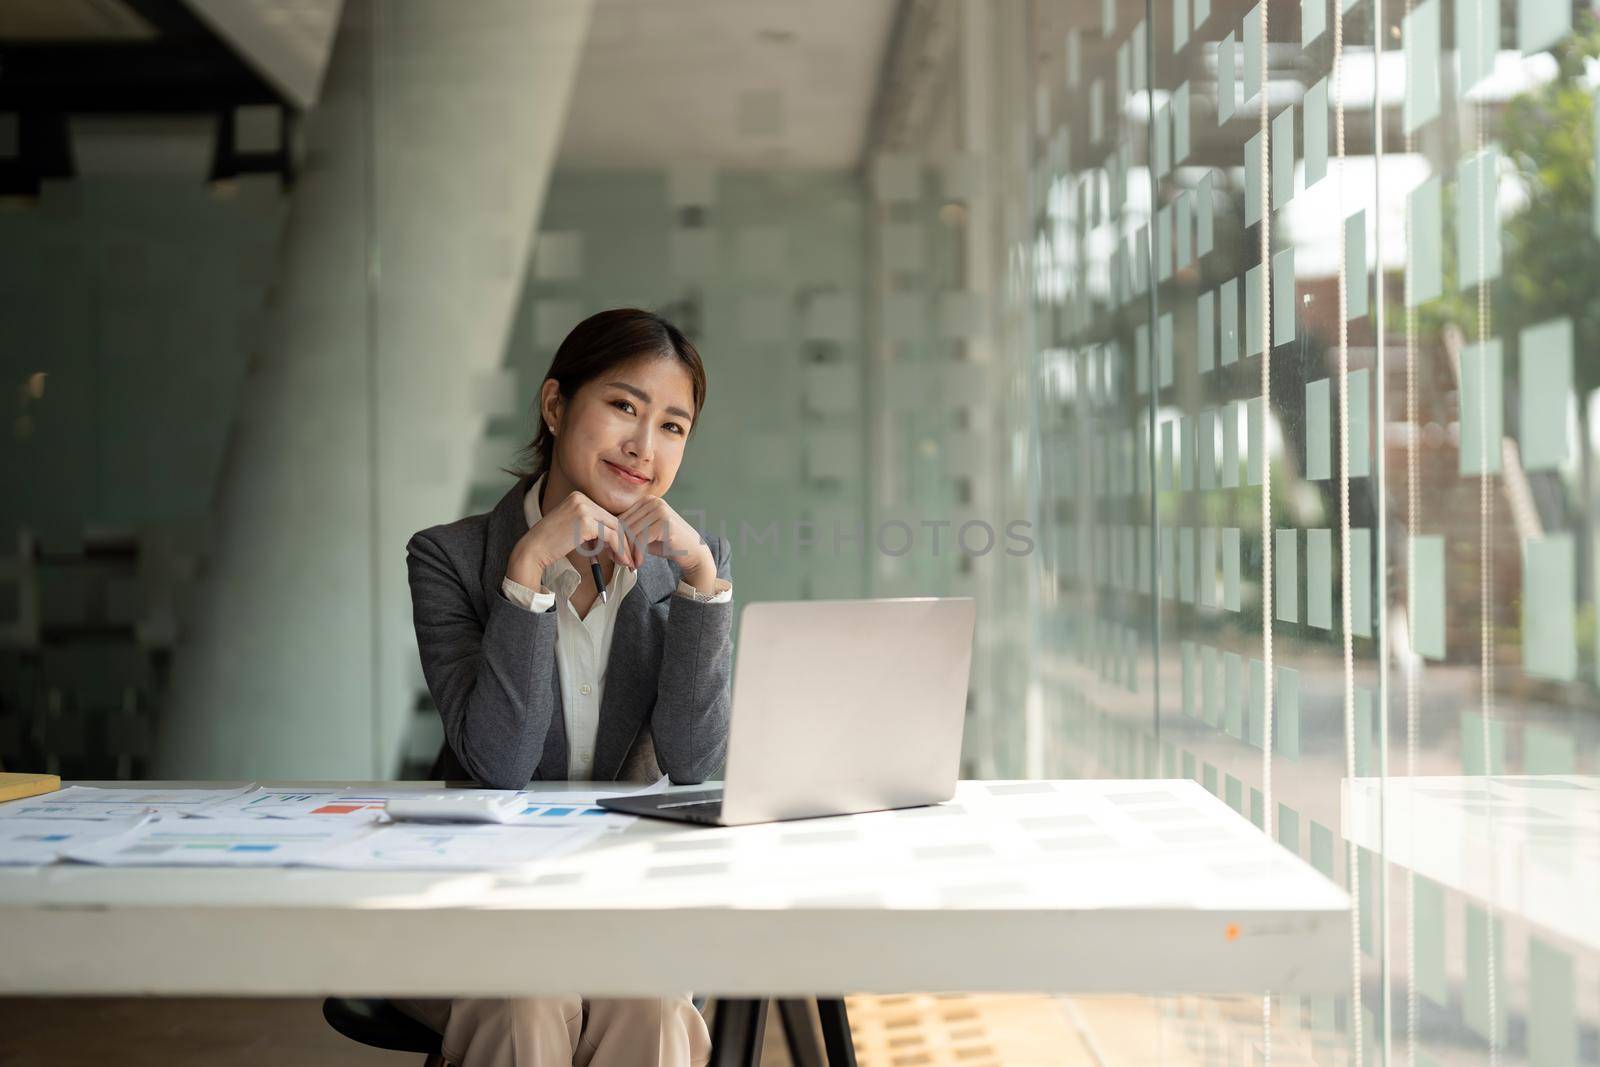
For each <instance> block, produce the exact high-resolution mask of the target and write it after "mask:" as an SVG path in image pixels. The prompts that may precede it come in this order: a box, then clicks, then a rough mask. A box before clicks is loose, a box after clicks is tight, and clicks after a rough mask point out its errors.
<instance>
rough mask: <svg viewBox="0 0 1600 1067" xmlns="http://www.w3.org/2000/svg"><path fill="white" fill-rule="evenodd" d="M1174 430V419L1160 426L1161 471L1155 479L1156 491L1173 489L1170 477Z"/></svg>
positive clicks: (1171, 472)
mask: <svg viewBox="0 0 1600 1067" xmlns="http://www.w3.org/2000/svg"><path fill="white" fill-rule="evenodd" d="M1175 428H1176V420H1174V419H1168V420H1167V421H1166V422H1163V423H1162V424H1161V469H1160V472H1159V476H1158V477H1157V479H1156V488H1158V489H1163V490H1165V489H1171V488H1173V480H1172V476H1173V470H1174V468H1175V463H1174V462H1173V454H1174V451H1175V447H1174V444H1173V438H1174V436H1175Z"/></svg>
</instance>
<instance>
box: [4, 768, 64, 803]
mask: <svg viewBox="0 0 1600 1067" xmlns="http://www.w3.org/2000/svg"><path fill="white" fill-rule="evenodd" d="M60 788H61V776H60V775H59V774H18V773H7V772H5V771H0V802H3V801H7V800H21V799H22V798H23V797H36V796H38V795H39V794H40V793H54V792H55V791H56V790H57V789H60Z"/></svg>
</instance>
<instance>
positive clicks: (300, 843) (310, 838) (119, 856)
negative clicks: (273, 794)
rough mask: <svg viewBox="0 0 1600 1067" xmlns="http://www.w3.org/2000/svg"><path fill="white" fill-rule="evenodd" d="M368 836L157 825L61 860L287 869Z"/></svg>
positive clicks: (259, 823)
mask: <svg viewBox="0 0 1600 1067" xmlns="http://www.w3.org/2000/svg"><path fill="white" fill-rule="evenodd" d="M371 832H372V829H371V827H369V826H368V825H366V824H364V823H338V822H327V821H323V822H312V821H310V820H301V819H161V820H157V821H154V822H149V823H146V824H145V825H143V826H140V827H138V828H137V829H134V830H131V831H129V832H128V833H126V834H122V835H120V836H117V837H111V838H106V839H103V840H100V841H90V842H87V843H85V844H83V845H80V846H77V847H74V848H69V849H66V850H64V851H63V852H62V855H63V856H64V857H65V858H67V859H72V860H77V861H78V862H80V863H97V864H102V865H105V866H109V867H290V866H294V865H296V864H302V863H307V862H309V861H310V860H312V859H313V858H314V857H316V856H317V855H319V854H321V853H322V852H324V851H326V850H327V849H329V848H331V847H334V846H338V845H345V844H348V843H349V842H351V841H354V840H355V839H356V838H358V837H360V836H362V835H363V834H367V833H371Z"/></svg>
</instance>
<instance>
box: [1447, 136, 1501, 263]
mask: <svg viewBox="0 0 1600 1067" xmlns="http://www.w3.org/2000/svg"><path fill="white" fill-rule="evenodd" d="M1499 173H1500V153H1499V152H1498V151H1496V150H1495V149H1494V148H1486V149H1484V150H1483V151H1482V152H1479V153H1478V154H1476V155H1472V156H1468V157H1467V158H1466V159H1464V160H1462V161H1461V166H1460V168H1459V169H1458V171H1457V175H1458V177H1457V185H1456V258H1457V261H1458V263H1459V265H1460V271H1459V274H1460V277H1459V279H1458V284H1459V285H1460V286H1461V287H1462V288H1466V287H1467V286H1473V285H1477V284H1478V283H1479V282H1487V281H1491V280H1493V279H1495V278H1498V277H1500V210H1499V206H1498V204H1497V203H1496V196H1497V195H1498V185H1499Z"/></svg>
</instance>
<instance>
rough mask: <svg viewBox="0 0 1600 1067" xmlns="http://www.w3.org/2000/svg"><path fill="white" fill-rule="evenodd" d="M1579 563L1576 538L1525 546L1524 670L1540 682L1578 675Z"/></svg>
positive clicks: (1558, 536) (1550, 538)
mask: <svg viewBox="0 0 1600 1067" xmlns="http://www.w3.org/2000/svg"><path fill="white" fill-rule="evenodd" d="M1574 558H1575V557H1574V553H1573V540H1572V535H1571V534H1564V533H1561V534H1550V535H1549V536H1547V537H1544V538H1541V539H1539V540H1534V541H1524V542H1523V543H1522V669H1523V671H1524V672H1525V673H1527V674H1531V675H1533V676H1535V677H1537V678H1550V679H1553V680H1555V681H1558V682H1570V681H1572V680H1573V679H1574V678H1576V677H1577V674H1578V643H1577V639H1576V637H1575V635H1574V615H1575V613H1576V610H1577V605H1576V602H1575V596H1576V591H1577V580H1576V572H1575V568H1574Z"/></svg>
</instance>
